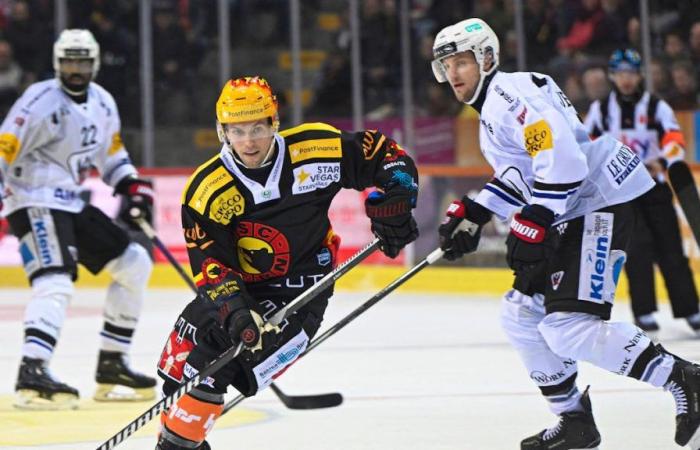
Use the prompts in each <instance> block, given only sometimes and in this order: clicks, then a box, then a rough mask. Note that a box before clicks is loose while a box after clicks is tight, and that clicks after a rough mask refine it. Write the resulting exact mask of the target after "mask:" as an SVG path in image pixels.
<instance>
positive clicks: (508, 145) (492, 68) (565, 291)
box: [432, 19, 700, 450]
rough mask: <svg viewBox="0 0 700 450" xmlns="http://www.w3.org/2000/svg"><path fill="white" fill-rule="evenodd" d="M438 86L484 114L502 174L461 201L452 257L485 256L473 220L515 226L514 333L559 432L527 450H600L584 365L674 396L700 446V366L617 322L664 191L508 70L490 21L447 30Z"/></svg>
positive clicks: (448, 237)
mask: <svg viewBox="0 0 700 450" xmlns="http://www.w3.org/2000/svg"><path fill="white" fill-rule="evenodd" d="M433 51H434V55H435V60H434V61H433V63H432V66H433V70H434V73H435V77H436V78H437V80H438V81H439V82H449V83H450V86H451V87H452V89H453V91H454V94H455V96H456V97H457V99H458V100H459V101H461V102H464V103H467V104H469V105H471V106H473V107H474V108H475V109H476V110H477V111H478V112H479V114H480V122H481V126H480V130H479V140H480V145H481V149H482V153H483V154H484V157H485V158H486V160H487V161H488V162H489V164H491V166H492V167H493V168H494V177H493V179H492V180H491V181H489V182H488V183H487V184H486V185H485V186H484V188H483V189H482V190H481V191H480V192H479V194H478V195H477V196H476V198H475V199H470V198H469V197H467V196H464V197H463V198H461V199H459V200H455V201H454V202H453V203H452V205H450V207H449V209H448V210H447V213H446V218H445V222H444V223H443V224H442V225H441V226H440V227H439V231H438V233H439V239H440V246H441V248H442V249H443V250H445V252H446V253H445V255H446V257H447V258H448V259H455V258H458V257H461V256H462V255H464V254H466V253H470V252H473V251H475V250H476V249H477V246H478V242H479V236H480V232H479V231H476V232H475V233H473V234H469V233H468V232H466V231H459V232H456V233H455V230H456V229H457V226H458V225H459V223H460V222H461V221H463V220H468V221H471V222H473V223H475V224H477V225H478V226H479V227H478V229H479V230H480V229H481V227H483V225H485V224H486V223H487V222H489V221H490V220H491V218H492V216H493V215H496V216H497V217H498V218H499V219H501V220H506V219H508V218H510V217H512V221H511V229H510V234H509V236H508V238H507V240H506V247H507V262H508V265H509V266H510V268H512V269H513V271H514V273H515V280H514V283H513V289H511V290H510V291H508V292H507V293H506V294H505V296H504V299H503V302H502V314H501V319H502V325H503V329H504V331H505V332H506V334H507V335H508V337H509V339H510V341H511V343H512V344H513V345H514V347H515V348H516V349H517V350H518V352H519V353H520V356H521V358H522V360H523V362H524V363H525V366H526V367H527V370H528V372H529V373H530V378H531V379H532V380H533V381H534V382H535V383H536V384H537V386H538V387H539V388H540V390H541V392H542V394H543V395H544V396H545V398H546V399H547V401H548V402H549V406H550V409H551V410H552V412H554V413H555V414H557V415H558V416H560V419H559V422H558V424H557V425H556V426H554V427H552V428H549V429H546V430H544V431H541V432H540V433H538V434H536V435H534V436H531V437H529V438H527V439H525V440H523V441H522V443H521V449H524V450H545V449H547V450H568V449H583V448H585V449H590V448H598V445H599V444H600V440H601V439H600V434H599V432H598V429H597V427H596V424H595V421H594V419H593V413H592V409H591V403H590V400H589V396H588V393H587V391H586V392H584V393H583V394H582V393H581V392H579V390H578V388H577V387H576V376H577V373H578V369H577V361H579V360H581V361H587V362H589V363H592V364H594V365H596V366H598V367H601V368H604V369H607V370H609V371H611V372H614V373H617V374H620V375H625V376H628V377H632V378H635V379H639V380H641V381H644V382H647V383H649V384H651V385H652V386H655V387H663V388H664V389H665V390H667V391H670V392H671V393H672V394H673V396H674V398H675V401H676V408H677V416H676V436H675V439H676V443H678V444H679V445H686V444H689V443H690V444H691V448H693V449H695V450H697V449H698V448H700V439H698V434H700V433H698V426H699V425H700V366H697V365H695V364H692V363H690V362H688V361H685V360H682V359H680V358H676V357H674V356H672V355H671V354H669V353H668V352H666V351H665V350H664V349H663V348H662V347H661V346H659V345H655V344H654V343H653V342H652V341H651V340H650V339H649V338H648V337H647V336H646V335H645V334H644V333H643V332H642V330H640V329H639V328H637V327H636V326H634V325H632V324H629V323H625V322H609V321H608V320H609V319H610V312H611V308H612V305H613V300H614V294H615V286H616V284H617V279H618V275H619V273H620V271H621V269H622V265H623V263H624V261H625V248H626V246H627V241H628V239H629V236H630V233H631V227H632V224H633V214H632V210H631V207H630V205H629V202H630V201H631V200H633V199H634V198H636V197H639V196H640V195H642V194H644V193H645V192H647V191H648V190H649V189H651V188H652V186H653V185H654V182H653V180H652V179H651V177H650V176H649V174H648V172H647V171H646V169H645V168H644V164H643V163H642V161H641V160H640V158H639V157H638V156H637V155H636V154H635V153H634V152H633V151H631V150H630V149H629V147H627V146H625V145H623V144H622V143H621V142H619V141H617V140H615V139H613V138H611V137H609V136H602V137H600V138H599V139H597V140H596V141H593V142H591V141H590V140H589V138H588V133H587V132H586V129H585V128H584V126H583V124H582V123H581V121H580V120H579V118H578V115H577V114H576V111H575V110H574V108H573V107H572V105H571V102H569V100H568V99H567V97H566V95H564V93H563V92H562V91H561V89H560V88H559V87H558V86H557V84H556V83H555V82H554V80H552V78H551V77H549V76H547V75H543V74H539V73H534V72H532V73H531V72H518V73H503V72H499V71H498V62H499V59H498V58H499V45H498V38H497V37H496V35H495V33H494V32H493V31H492V30H491V28H490V27H489V26H488V25H487V24H486V23H485V22H484V21H482V20H480V19H468V20H464V21H462V22H459V23H457V24H455V25H451V26H449V27H446V28H444V29H443V30H442V31H440V33H438V35H437V37H436V39H435V44H434V46H433Z"/></svg>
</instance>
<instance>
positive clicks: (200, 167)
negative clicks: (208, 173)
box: [180, 153, 219, 205]
mask: <svg viewBox="0 0 700 450" xmlns="http://www.w3.org/2000/svg"><path fill="white" fill-rule="evenodd" d="M217 159H219V154H218V153H217V154H216V156H213V157H212V158H210V159H209V160H208V161H207V162H205V163H204V164H202V165H201V166H199V167H198V168H197V170H195V171H194V173H193V174H192V175H190V177H189V178H188V179H187V183H185V189H183V190H182V199H181V200H180V203H182V204H183V205H184V204H185V202H186V201H187V193H188V192H189V191H190V185H191V184H192V182H193V181H194V179H195V178H197V175H199V174H200V173H201V172H202V171H203V170H204V169H206V168H207V167H209V166H210V165H211V164H212V163H214V162H215V161H216V160H217Z"/></svg>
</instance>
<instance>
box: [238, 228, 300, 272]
mask: <svg viewBox="0 0 700 450" xmlns="http://www.w3.org/2000/svg"><path fill="white" fill-rule="evenodd" d="M236 234H237V235H238V263H239V267H240V269H241V270H240V273H239V274H240V276H241V278H243V281H245V282H257V281H261V280H267V279H270V278H277V277H281V276H283V275H285V274H286V273H287V271H288V270H289V264H290V262H291V256H290V254H289V242H288V241H287V238H286V237H285V236H284V234H282V232H281V231H279V230H278V229H276V228H273V227H271V226H269V225H264V224H261V223H254V222H248V221H243V222H241V223H239V224H238V227H237V228H236Z"/></svg>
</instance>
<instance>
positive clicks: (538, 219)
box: [520, 204, 554, 229]
mask: <svg viewBox="0 0 700 450" xmlns="http://www.w3.org/2000/svg"><path fill="white" fill-rule="evenodd" d="M520 217H521V218H522V219H524V220H529V221H530V222H534V223H535V224H537V225H539V226H541V227H542V228H544V229H547V228H549V227H551V226H552V223H554V211H552V210H551V209H549V208H547V207H546V206H542V205H537V204H534V205H525V206H524V207H523V209H522V211H520Z"/></svg>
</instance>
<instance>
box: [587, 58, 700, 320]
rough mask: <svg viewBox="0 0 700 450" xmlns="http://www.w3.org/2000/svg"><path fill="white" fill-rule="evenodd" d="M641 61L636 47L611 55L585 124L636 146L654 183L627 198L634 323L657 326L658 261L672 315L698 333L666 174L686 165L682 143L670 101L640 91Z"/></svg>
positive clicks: (697, 317) (627, 268) (594, 131)
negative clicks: (606, 82) (631, 221)
mask: <svg viewBox="0 0 700 450" xmlns="http://www.w3.org/2000/svg"><path fill="white" fill-rule="evenodd" d="M641 64H642V61H641V58H640V56H639V53H637V51H636V50H633V49H618V50H615V51H614V52H613V53H612V55H611V56H610V61H609V63H608V71H609V77H610V80H611V81H612V86H613V89H612V91H611V92H610V93H609V94H608V95H607V96H606V97H605V98H603V99H602V100H596V101H595V102H593V103H592V104H591V106H590V109H589V110H588V114H587V116H586V121H585V126H586V129H587V130H588V133H589V134H590V135H591V136H592V137H593V138H597V137H599V136H600V135H602V134H607V135H610V136H612V137H614V138H615V139H618V140H620V141H622V142H623V143H624V144H626V145H627V146H628V147H630V148H631V149H632V150H634V152H635V153H637V154H638V155H639V157H640V158H641V159H642V161H643V162H644V164H645V166H646V167H647V169H648V170H649V174H650V175H651V176H652V178H654V181H655V182H656V184H655V185H654V187H653V188H652V189H651V190H650V191H648V192H646V193H645V194H643V195H641V196H639V197H638V198H636V199H634V200H633V201H632V202H631V204H632V206H633V207H634V210H635V215H636V224H635V227H634V232H633V233H632V234H631V238H630V243H629V247H628V249H627V262H626V263H625V271H626V273H627V277H628V278H629V294H630V298H631V300H632V312H633V314H634V318H635V323H636V325H637V326H638V327H639V328H641V329H642V330H644V331H645V332H647V333H649V332H655V331H658V329H659V325H658V324H657V322H656V319H654V311H656V293H655V289H654V264H656V265H658V267H659V270H660V271H661V274H662V276H663V278H664V282H665V284H666V290H667V291H668V296H669V299H670V301H671V307H672V310H673V316H674V317H677V318H685V320H686V321H687V322H688V325H690V327H691V328H692V329H693V330H694V331H695V332H700V312H698V293H697V290H696V288H695V283H694V281H693V273H692V271H691V269H690V265H689V264H688V258H686V257H685V254H684V252H683V244H682V240H681V233H680V229H679V225H678V217H677V215H676V209H675V207H674V205H673V192H672V191H671V187H670V186H669V184H668V183H667V179H668V175H669V174H668V173H667V172H666V169H667V168H669V167H670V166H671V165H673V164H684V163H683V156H684V154H685V150H684V147H685V141H684V139H683V135H682V134H681V131H680V126H679V125H678V122H677V121H676V117H675V116H674V114H673V110H672V109H671V107H670V106H669V105H668V103H666V102H665V101H663V100H661V99H660V98H658V97H656V96H655V95H654V94H652V93H651V92H647V91H645V90H644V87H643V77H642V73H641ZM670 181H671V183H672V184H673V180H670ZM681 207H683V205H681Z"/></svg>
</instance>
